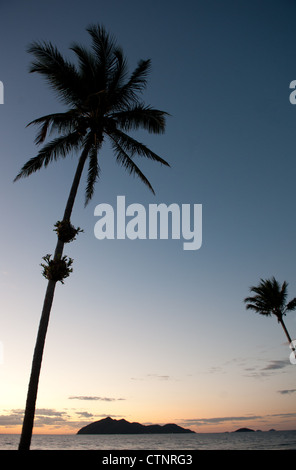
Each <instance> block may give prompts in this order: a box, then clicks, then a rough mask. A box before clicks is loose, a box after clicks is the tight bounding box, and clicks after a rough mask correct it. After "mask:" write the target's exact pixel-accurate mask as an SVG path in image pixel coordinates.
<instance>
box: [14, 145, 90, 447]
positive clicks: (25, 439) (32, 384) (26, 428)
mask: <svg viewBox="0 0 296 470" xmlns="http://www.w3.org/2000/svg"><path fill="white" fill-rule="evenodd" d="M88 151H89V146H88V145H87V146H86V147H85V148H84V150H83V152H82V154H81V157H80V159H79V163H78V165H77V169H76V173H75V176H74V180H73V183H72V187H71V190H70V194H69V197H68V201H67V204H66V208H65V212H64V217H63V221H70V217H71V213H72V209H73V205H74V201H75V197H76V194H77V190H78V186H79V182H80V179H81V175H82V171H83V168H84V164H85V161H86V159H87V156H88ZM64 244H65V243H64V242H63V241H61V240H59V239H58V241H57V245H56V249H55V254H54V260H58V259H60V258H61V256H62V254H63V249H64ZM56 283H57V281H53V280H49V281H48V285H47V289H46V294H45V298H44V303H43V309H42V314H41V318H40V323H39V329H38V333H37V339H36V344H35V349H34V355H33V361H32V368H31V375H30V381H29V386H28V393H27V401H26V408H25V415H24V420H23V427H22V434H21V439H20V443H19V450H29V449H30V444H31V439H32V432H33V425H34V415H35V408H36V400H37V390H38V383H39V376H40V370H41V363H42V356H43V350H44V344H45V338H46V332H47V327H48V322H49V316H50V311H51V307H52V302H53V297H54V292H55V287H56Z"/></svg>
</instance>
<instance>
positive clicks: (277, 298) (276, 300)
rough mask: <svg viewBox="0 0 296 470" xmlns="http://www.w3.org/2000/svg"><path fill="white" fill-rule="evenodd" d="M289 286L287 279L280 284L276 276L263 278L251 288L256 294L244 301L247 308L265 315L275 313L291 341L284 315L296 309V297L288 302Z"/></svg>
mask: <svg viewBox="0 0 296 470" xmlns="http://www.w3.org/2000/svg"><path fill="white" fill-rule="evenodd" d="M287 288H288V283H287V282H286V281H284V282H283V284H282V285H280V283H279V282H278V281H277V280H276V279H275V278H274V277H272V278H271V279H266V280H264V279H261V280H260V284H259V285H258V286H253V287H251V288H250V290H251V292H254V294H255V295H254V296H251V297H246V298H245V299H244V302H245V303H246V309H247V310H248V309H251V310H254V311H255V312H257V313H259V314H261V315H265V316H271V315H275V316H276V318H277V320H278V322H279V323H280V324H281V325H282V327H283V329H284V332H285V334H286V336H287V338H288V341H289V343H291V342H292V340H291V337H290V335H289V333H288V330H287V328H286V326H285V324H284V321H283V316H284V315H286V312H288V311H292V310H295V309H296V297H295V298H294V299H292V300H291V301H290V302H288V303H287V296H288V291H287ZM293 349H294V348H293Z"/></svg>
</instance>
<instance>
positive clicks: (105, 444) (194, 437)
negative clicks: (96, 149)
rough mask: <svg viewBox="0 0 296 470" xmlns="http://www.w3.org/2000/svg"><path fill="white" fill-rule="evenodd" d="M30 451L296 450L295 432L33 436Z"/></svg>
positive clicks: (3, 439)
mask: <svg viewBox="0 0 296 470" xmlns="http://www.w3.org/2000/svg"><path fill="white" fill-rule="evenodd" d="M18 443H19V436H18V435H9V434H2V435H0V450H17V447H18ZM31 449H32V450H108V449H112V450H159V451H161V450H175V451H178V450H296V431H275V432H250V433H219V434H218V433H217V434H166V435H161V434H154V435H147V434H146V435H109V436H107V435H83V434H80V435H35V436H33V439H32V445H31Z"/></svg>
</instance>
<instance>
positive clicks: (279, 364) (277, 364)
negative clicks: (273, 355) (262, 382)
mask: <svg viewBox="0 0 296 470" xmlns="http://www.w3.org/2000/svg"><path fill="white" fill-rule="evenodd" d="M288 365H290V362H289V361H270V363H269V364H268V365H267V366H266V367H264V368H263V369H262V370H276V369H284V368H285V367H287V366H288Z"/></svg>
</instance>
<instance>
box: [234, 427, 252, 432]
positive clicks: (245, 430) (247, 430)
mask: <svg viewBox="0 0 296 470" xmlns="http://www.w3.org/2000/svg"><path fill="white" fill-rule="evenodd" d="M234 432H255V431H254V429H249V428H239V429H237V430H236V431H234Z"/></svg>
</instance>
